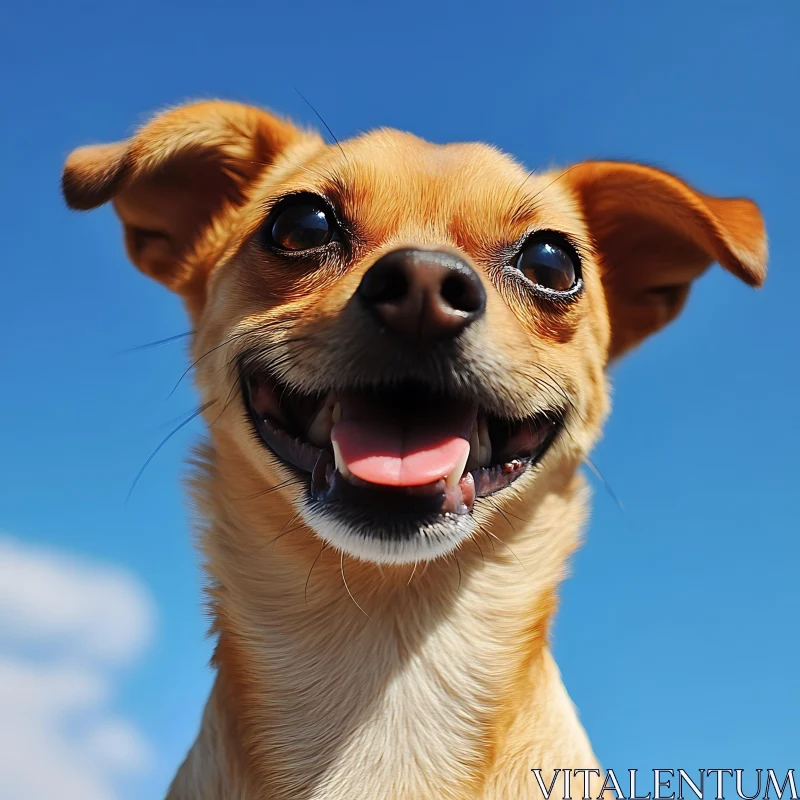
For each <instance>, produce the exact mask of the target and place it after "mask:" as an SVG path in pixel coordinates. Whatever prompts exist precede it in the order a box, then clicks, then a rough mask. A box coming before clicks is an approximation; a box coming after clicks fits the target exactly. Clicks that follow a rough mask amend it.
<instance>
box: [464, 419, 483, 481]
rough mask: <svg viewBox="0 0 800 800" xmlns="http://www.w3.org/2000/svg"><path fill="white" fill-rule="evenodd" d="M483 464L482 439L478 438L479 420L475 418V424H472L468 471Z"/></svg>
mask: <svg viewBox="0 0 800 800" xmlns="http://www.w3.org/2000/svg"><path fill="white" fill-rule="evenodd" d="M480 464H481V459H480V439H479V438H478V421H477V420H475V424H474V425H473V426H472V431H471V433H470V435H469V458H468V459H467V467H466V469H467V470H468V471H471V470H473V469H475V467H479V466H480Z"/></svg>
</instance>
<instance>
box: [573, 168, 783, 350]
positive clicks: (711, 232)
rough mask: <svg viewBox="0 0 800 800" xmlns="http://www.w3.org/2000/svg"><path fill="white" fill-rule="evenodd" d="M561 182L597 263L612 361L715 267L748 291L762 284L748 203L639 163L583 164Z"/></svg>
mask: <svg viewBox="0 0 800 800" xmlns="http://www.w3.org/2000/svg"><path fill="white" fill-rule="evenodd" d="M564 177H565V179H566V180H567V182H568V183H569V184H570V185H571V186H572V187H573V189H574V190H575V192H576V193H577V195H578V198H579V201H580V204H581V207H582V210H583V213H584V216H585V218H586V221H587V224H588V226H589V232H590V234H591V236H592V238H593V240H594V242H595V245H596V247H597V250H598V255H599V257H600V268H601V270H602V280H603V284H604V288H605V294H606V301H607V305H608V312H609V317H610V321H611V345H610V350H609V357H610V358H614V357H616V356H618V355H620V354H622V353H624V352H625V351H626V350H628V349H630V348H631V347H633V346H634V345H636V344H637V343H638V342H639V341H641V340H642V339H643V338H644V337H645V336H648V335H649V334H651V333H654V332H655V331H657V330H658V329H659V328H661V327H663V326H664V325H666V324H667V323H668V322H670V321H671V320H673V319H674V318H675V317H676V316H677V315H678V313H679V312H680V310H681V308H682V307H683V304H684V302H685V301H686V297H687V295H688V293H689V287H690V285H691V282H692V281H693V280H694V279H695V278H697V277H699V276H700V275H701V274H702V273H703V272H704V271H705V270H706V269H707V268H708V266H709V265H710V264H711V263H713V262H714V261H717V262H719V263H720V264H721V265H722V266H723V267H725V269H727V270H728V271H729V272H732V273H733V274H734V275H736V277H738V278H740V279H741V280H743V281H744V282H745V283H747V284H750V285H751V286H760V285H761V284H762V283H763V281H764V278H765V276H766V260H767V242H766V234H765V231H764V223H763V220H762V218H761V214H760V212H759V210H758V207H757V206H756V205H755V204H754V203H753V202H751V201H750V200H745V199H742V198H734V199H726V198H718V197H710V196H708V195H704V194H701V193H700V192H698V191H696V190H694V189H692V188H691V187H690V186H687V185H686V184H685V183H683V182H682V181H681V180H679V179H678V178H676V177H674V176H672V175H669V174H667V173H665V172H661V171H660V170H657V169H654V168H652V167H646V166H642V165H639V164H627V163H617V162H609V161H594V162H593V161H587V162H584V163H582V164H578V165H576V166H574V167H571V168H570V169H569V170H568V171H567V172H566V173H565V174H564Z"/></svg>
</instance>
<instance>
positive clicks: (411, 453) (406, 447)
mask: <svg viewBox="0 0 800 800" xmlns="http://www.w3.org/2000/svg"><path fill="white" fill-rule="evenodd" d="M242 387H243V394H244V397H245V402H246V405H247V407H248V410H249V412H250V416H251V418H252V420H253V423H254V425H255V428H256V431H257V432H258V434H259V436H260V438H261V439H262V440H263V441H264V443H265V444H266V445H267V446H268V447H269V449H270V450H271V451H272V452H273V453H274V454H275V455H276V456H278V457H279V458H280V459H281V460H282V461H284V462H286V463H287V464H289V465H291V466H292V467H295V468H296V469H299V470H301V471H303V472H305V473H311V475H312V482H311V490H312V495H313V496H314V497H316V498H317V499H320V500H323V499H328V498H330V497H332V496H334V495H335V496H336V497H337V499H340V500H341V499H342V498H344V499H346V500H347V501H353V500H354V499H358V498H361V499H362V500H363V499H365V495H366V494H369V493H371V494H373V495H375V493H377V495H378V496H380V497H381V498H383V502H384V505H385V504H386V503H388V502H389V498H390V497H391V495H392V494H393V493H394V494H395V495H399V496H400V497H401V498H402V500H401V502H405V503H407V504H408V505H409V506H413V505H415V504H419V503H420V502H422V498H426V499H425V501H424V502H425V503H427V504H430V498H436V497H438V498H439V500H438V501H437V502H438V504H439V511H440V513H456V514H464V513H468V512H469V511H471V509H472V505H473V502H474V500H475V497H481V496H486V495H488V494H493V493H494V492H496V491H499V490H500V489H502V488H504V487H505V486H507V485H509V484H510V483H511V482H513V481H514V480H515V479H516V478H517V477H519V475H521V474H522V472H523V471H524V470H525V468H526V467H527V466H528V465H529V464H530V463H531V462H534V461H536V460H538V459H539V458H540V457H541V456H542V455H543V454H544V452H545V451H546V450H547V449H548V447H549V445H550V443H551V442H552V441H553V439H554V438H555V436H556V434H557V433H558V431H559V429H560V427H561V424H562V420H563V414H562V413H561V411H560V410H557V411H555V412H550V413H546V412H543V413H541V414H537V415H534V416H533V417H529V418H526V419H522V420H509V419H502V418H498V417H494V416H492V414H491V413H490V412H488V411H486V410H482V409H479V408H478V407H477V404H476V403H475V402H474V401H470V400H468V399H465V398H458V397H456V396H453V397H443V396H441V395H434V394H432V393H431V392H430V391H428V390H427V389H426V388H425V387H424V386H418V385H404V384H400V385H399V386H394V387H391V388H390V387H383V388H375V389H372V390H363V391H356V390H347V391H344V392H338V393H335V394H334V393H329V394H328V395H323V394H317V395H308V394H302V393H298V392H296V391H293V390H291V389H289V387H287V386H285V385H282V384H281V383H280V382H279V381H277V380H275V379H274V378H272V377H269V376H264V375H251V376H249V377H246V376H245V374H243V377H242ZM342 481H344V483H342ZM345 484H346V485H345ZM345 489H346V491H345ZM373 499H375V498H373ZM373 504H375V503H373Z"/></svg>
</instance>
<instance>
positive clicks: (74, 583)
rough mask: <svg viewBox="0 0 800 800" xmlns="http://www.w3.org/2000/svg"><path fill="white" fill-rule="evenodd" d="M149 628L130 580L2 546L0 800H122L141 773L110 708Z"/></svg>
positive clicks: (143, 750) (144, 600)
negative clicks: (125, 786) (123, 783)
mask: <svg viewBox="0 0 800 800" xmlns="http://www.w3.org/2000/svg"><path fill="white" fill-rule="evenodd" d="M154 618H155V614H154V610H153V604H152V601H151V600H150V597H149V595H148V593H147V591H146V590H145V589H144V588H143V587H142V586H141V584H140V583H138V581H137V580H136V579H135V578H134V577H132V576H131V575H129V574H128V573H126V572H123V571H121V570H119V569H116V568H112V567H108V566H101V565H97V564H93V563H91V562H86V561H81V560H78V559H75V558H73V557H68V556H65V555H63V554H60V553H58V552H56V551H53V550H45V549H41V548H34V547H29V546H27V545H23V544H20V543H19V542H15V541H14V540H12V539H10V538H7V537H6V538H0V800H52V798H54V797H58V798H60V799H61V800H118V798H119V797H120V794H119V791H118V788H119V783H120V779H121V778H124V777H125V776H126V775H130V774H135V773H139V772H142V771H144V770H146V769H147V767H148V764H149V762H150V751H149V747H148V744H147V742H146V741H145V740H144V738H143V737H142V735H141V734H140V733H139V732H138V731H137V730H136V728H135V727H134V726H133V725H132V724H131V723H130V722H128V721H127V720H125V719H124V718H122V717H120V716H118V715H116V714H115V713H114V712H113V710H112V709H111V708H110V705H111V701H112V699H113V690H114V680H115V678H116V677H117V672H118V670H119V669H120V668H122V667H124V666H126V665H128V664H130V663H132V662H133V661H134V660H135V659H136V658H137V657H138V656H140V655H141V654H142V653H143V651H144V649H145V647H146V646H147V644H148V642H149V641H150V639H151V637H152V634H153V629H154Z"/></svg>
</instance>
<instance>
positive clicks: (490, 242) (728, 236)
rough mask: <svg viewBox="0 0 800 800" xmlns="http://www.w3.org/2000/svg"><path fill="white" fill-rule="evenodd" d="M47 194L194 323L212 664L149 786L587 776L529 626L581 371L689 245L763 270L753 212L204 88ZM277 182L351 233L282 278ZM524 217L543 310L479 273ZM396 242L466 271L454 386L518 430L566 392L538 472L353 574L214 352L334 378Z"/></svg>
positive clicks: (648, 327) (652, 307)
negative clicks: (257, 349)
mask: <svg viewBox="0 0 800 800" xmlns="http://www.w3.org/2000/svg"><path fill="white" fill-rule="evenodd" d="M64 189H65V195H66V197H67V200H68V202H69V203H70V204H71V205H72V206H73V207H77V208H82V209H87V208H91V207H94V206H96V205H99V204H101V203H103V202H106V201H108V200H110V199H113V200H114V202H115V205H116V208H117V211H118V213H119V214H120V216H121V218H122V221H123V224H124V227H125V236H126V242H127V246H128V250H129V253H130V255H131V258H132V260H133V261H134V262H135V263H136V264H137V265H138V266H139V267H140V268H141V269H142V270H143V271H144V272H146V273H147V274H149V275H151V276H152V277H154V278H156V279H158V280H160V281H162V282H163V283H164V284H166V285H167V286H168V287H170V288H172V289H173V290H175V291H178V292H179V293H180V294H181V295H182V296H183V297H184V299H185V301H186V305H187V308H188V310H189V313H190V315H191V316H192V319H193V323H194V329H195V335H194V340H193V357H194V359H195V366H196V380H197V385H198V388H199V391H200V394H201V397H202V400H203V402H204V403H205V404H206V406H205V411H204V414H205V417H206V419H207V422H208V425H209V439H208V441H207V443H206V444H204V445H203V447H202V448H201V449H200V450H199V451H198V453H197V456H196V459H195V470H194V472H193V476H192V479H191V492H192V495H193V497H194V499H195V502H196V506H197V517H198V527H199V531H200V537H199V541H200V546H201V548H202V552H203V554H204V558H205V568H206V570H207V573H208V578H209V588H208V593H209V598H210V603H211V608H212V611H213V616H214V632H215V634H216V636H217V641H218V643H217V648H216V652H215V657H214V663H215V666H216V668H217V671H218V673H217V679H216V684H215V687H214V690H213V692H212V695H211V697H210V699H209V701H208V705H207V708H206V712H205V715H204V718H203V724H202V727H201V731H200V734H199V736H198V739H197V741H196V743H195V745H194V747H193V748H192V750H191V751H190V753H189V755H188V757H187V759H186V761H185V763H184V764H183V766H182V767H181V769H180V770H179V772H178V774H177V776H176V778H175V781H174V783H173V785H172V788H171V790H170V792H169V798H171V800H189V798H191V799H192V800H219V799H220V798H226V800H254V799H255V798H275V799H276V800H284V799H286V800H288V799H289V798H292V799H293V800H296V799H297V798H308V799H309V800H311V798H313V799H314V800H352V798H356V797H358V798H362V797H364V798H391V799H392V800H411V799H412V798H431V799H432V800H433V799H434V798H435V799H436V800H462V799H465V798H520V797H536V796H538V795H539V792H538V789H537V786H536V783H535V781H534V779H533V776H532V775H531V772H530V770H531V768H536V767H538V768H541V769H542V770H543V771H544V772H545V775H546V774H547V771H548V770H553V769H556V768H574V769H583V768H591V767H595V766H596V760H595V757H594V755H593V753H592V750H591V747H590V745H589V742H588V739H587V738H586V735H585V733H584V731H583V729H582V728H581V725H580V723H579V721H578V717H577V714H576V712H575V709H574V708H573V706H572V704H571V702H570V700H569V697H568V695H567V693H566V690H565V689H564V687H563V685H562V683H561V679H560V677H559V674H558V669H557V668H556V666H555V664H554V662H553V659H552V656H551V654H550V650H549V647H548V625H549V622H550V620H551V618H552V615H553V613H554V610H555V606H556V592H557V587H558V584H559V583H560V581H561V580H562V578H563V577H564V573H565V569H566V565H567V562H568V559H569V555H570V553H571V552H572V551H573V550H574V549H575V547H576V546H577V545H578V543H579V535H580V531H581V529H582V525H583V520H584V517H585V513H586V500H587V490H586V488H585V486H584V485H583V481H582V479H581V478H580V477H579V475H578V473H577V469H578V467H579V466H580V464H581V463H582V462H583V461H584V459H585V458H586V454H587V453H588V452H589V450H590V449H591V447H592V446H593V444H594V443H595V442H596V440H597V438H598V436H599V434H600V430H601V426H602V422H603V420H604V418H605V416H606V413H607V410H608V387H607V380H606V375H605V368H606V365H607V363H608V360H609V358H611V357H613V356H616V355H618V354H620V353H622V352H624V351H625V350H627V349H629V348H630V347H632V346H634V345H635V344H636V343H637V342H638V341H639V340H640V339H641V338H643V337H644V336H646V335H648V334H650V333H652V332H653V331H655V330H656V329H657V328H659V327H661V326H662V325H664V324H666V323H667V322H668V321H670V320H671V319H672V318H673V317H674V316H676V314H677V313H678V311H679V310H680V308H681V306H682V304H683V302H684V300H685V298H686V294H687V292H688V288H689V285H690V283H691V281H692V280H693V279H694V278H696V277H697V276H698V275H699V274H700V273H701V272H702V271H703V270H704V269H705V268H706V267H707V266H708V265H709V264H710V263H711V262H712V261H713V260H717V261H719V262H720V263H721V264H722V265H723V266H724V267H726V268H727V269H728V270H729V271H731V272H732V273H734V274H735V275H737V276H738V277H740V278H742V279H744V280H745V281H747V282H748V283H751V284H760V283H761V282H762V280H763V278H764V270H765V260H766V243H765V238H764V230H763V224H762V222H761V218H760V215H759V213H758V210H757V208H756V207H755V206H754V205H753V204H752V203H751V202H750V201H747V200H722V199H719V198H712V197H709V196H707V195H702V194H700V193H699V192H696V191H694V190H693V189H691V188H690V187H688V186H687V185H686V184H684V183H683V182H681V181H679V180H678V179H677V178H674V177H673V176H670V175H667V174H665V173H663V172H660V171H658V170H654V169H652V168H649V167H642V166H639V165H630V164H617V163H612V162H589V163H586V164H581V165H577V166H575V167H572V168H570V169H568V170H564V171H555V172H551V173H545V174H541V175H528V177H526V172H525V170H524V169H522V168H521V167H520V166H519V165H518V164H516V163H515V162H514V161H512V160H511V159H510V158H508V157H507V156H505V155H502V154H501V153H499V152H497V151H496V150H494V149H492V148H490V147H487V146H485V145H476V144H458V145H447V146H437V145H431V144H428V143H426V142H424V141H422V140H420V139H417V138H416V137H413V136H411V135H410V134H405V133H399V132H397V131H389V130H381V131H376V132H374V133H370V134H367V135H364V136H361V137H359V138H357V139H354V140H350V141H347V142H344V143H343V144H342V146H341V148H339V147H337V146H327V145H325V144H324V143H323V142H322V140H321V139H320V138H319V137H318V136H316V135H315V134H312V133H308V132H304V131H301V130H299V129H297V128H295V127H293V126H291V125H290V124H289V123H287V122H285V121H281V120H278V119H277V118H275V117H273V116H271V115H269V114H267V113H266V112H263V111H260V110H258V109H253V108H249V107H243V106H237V105H235V104H228V103H202V104H197V105H194V106H188V107H185V108H180V109H176V110H172V111H169V112H167V113H166V114H163V115H161V116H160V117H157V118H156V119H155V121H153V122H151V123H150V124H149V125H147V126H145V127H144V128H143V129H142V130H141V131H140V132H139V133H138V134H137V135H136V136H135V137H134V138H133V139H132V140H131V141H130V142H127V143H123V144H120V145H112V146H104V147H97V148H83V149H81V150H80V151H77V152H76V153H75V154H73V156H71V157H70V159H69V160H68V162H67V166H66V168H65V176H64ZM298 190H303V191H313V192H316V193H323V194H325V195H326V196H329V197H331V198H333V200H334V201H335V203H336V204H337V206H338V207H339V208H340V209H341V212H342V214H344V215H345V216H346V217H347V218H348V220H350V221H351V222H352V224H353V228H354V245H353V247H352V252H350V253H349V254H348V255H347V257H346V258H345V257H341V258H333V257H332V258H330V259H327V260H325V261H324V262H323V263H314V264H310V263H307V262H303V261H296V262H294V263H292V264H291V265H289V264H287V263H279V262H277V261H276V260H275V259H274V258H271V257H270V256H268V255H266V254H265V252H264V251H263V250H262V249H260V248H259V247H258V246H257V245H256V244H255V242H254V240H253V235H254V233H255V231H256V230H257V229H258V227H259V225H260V224H261V222H262V221H263V219H264V217H265V213H266V211H267V210H268V208H269V207H270V205H271V203H273V202H274V200H275V199H276V198H278V197H280V196H282V195H283V194H285V193H287V192H289V191H298ZM535 229H550V230H557V231H560V232H563V233H564V234H566V235H568V236H570V237H571V238H572V240H573V241H574V242H575V243H576V244H577V246H579V247H580V249H581V251H582V256H583V265H584V267H583V269H584V281H585V284H586V288H585V292H584V294H583V296H582V297H581V298H580V300H579V301H577V302H575V303H573V304H570V305H569V306H567V307H563V308H560V309H554V308H552V307H549V306H547V304H543V303H535V302H532V301H531V300H530V298H528V297H526V296H523V295H522V294H521V293H520V292H519V291H515V290H514V289H513V288H510V287H509V286H508V285H507V284H506V283H505V282H504V281H503V280H502V278H501V276H500V274H499V273H498V270H497V266H496V263H497V251H498V248H499V247H500V246H502V245H508V244H509V243H513V242H514V241H516V240H518V239H519V238H520V237H522V236H523V235H525V234H526V233H527V232H529V231H530V230H535ZM402 245H423V246H435V247H437V248H440V249H448V250H452V251H453V252H456V253H459V254H461V255H462V257H466V258H467V259H469V260H470V261H471V262H472V264H473V265H474V266H475V268H476V269H477V270H478V272H479V273H480V275H481V277H482V279H483V282H484V284H485V285H486V291H487V295H488V300H487V313H486V319H485V321H483V322H482V327H481V329H480V333H479V334H478V333H475V334H472V333H470V334H469V335H468V337H467V344H468V348H469V353H470V358H469V359H468V360H467V361H466V362H465V363H462V364H458V365H454V374H455V377H454V378H453V380H463V381H471V382H472V383H473V384H475V385H479V384H482V382H486V381H488V382H491V383H492V385H493V386H494V387H495V391H494V395H495V396H494V397H493V402H495V403H496V404H498V406H499V407H500V408H502V409H503V410H504V412H505V413H508V414H515V415H517V416H520V417H521V416H526V415H530V414H533V413H535V412H537V411H540V410H542V409H545V408H549V407H552V406H553V404H554V403H556V402H558V403H562V404H563V403H565V402H566V405H567V429H566V432H565V434H566V435H562V436H561V437H560V438H559V440H558V441H557V442H556V444H555V445H554V447H553V448H552V449H551V450H550V451H549V452H548V454H547V455H546V457H545V459H544V461H543V463H542V465H541V466H540V467H538V468H536V469H535V470H531V471H529V473H530V474H526V475H524V476H523V477H522V478H520V479H519V480H518V481H517V482H515V483H514V484H512V486H511V487H509V488H508V489H507V490H505V491H504V492H502V493H501V494H499V495H498V496H496V497H495V498H488V499H487V500H486V501H485V502H482V503H480V504H479V505H476V509H475V518H476V520H477V523H478V527H477V529H476V533H475V535H474V536H473V537H472V538H471V539H469V540H467V541H466V542H464V543H463V544H462V545H461V546H460V547H458V548H457V549H456V550H455V551H454V552H453V553H451V554H450V555H448V556H444V557H441V558H438V559H435V560H433V561H430V562H426V563H424V564H423V563H420V564H414V565H391V566H383V567H380V566H378V565H377V564H374V563H372V562H368V561H363V560H360V559H356V558H353V557H351V556H346V555H345V554H344V553H343V552H338V551H337V550H336V549H335V548H334V547H332V546H326V545H325V544H324V543H323V541H322V540H321V539H320V537H319V536H318V535H317V532H316V531H315V530H314V528H313V525H310V524H309V519H308V517H307V515H305V513H304V511H303V507H302V494H303V490H304V488H305V487H303V486H301V485H299V481H294V482H293V481H291V480H287V479H290V478H291V475H290V474H289V473H288V472H287V471H286V469H285V468H284V467H282V466H281V465H280V464H279V463H278V462H277V461H276V460H275V459H274V458H273V457H272V456H271V455H270V454H268V453H267V452H266V451H265V449H264V448H263V447H262V446H260V444H259V443H257V442H255V441H254V440H253V437H252V435H251V432H250V429H249V427H248V424H247V421H246V419H245V414H244V411H243V406H242V399H241V397H240V396H239V392H238V385H237V374H236V371H235V363H236V357H237V354H239V353H241V352H242V350H243V348H245V347H253V346H261V347H264V348H267V349H268V351H269V353H270V357H271V358H272V359H273V360H274V362H275V364H276V365H277V367H276V368H277V369H278V370H279V372H280V377H281V379H282V380H283V381H284V382H286V383H288V384H289V385H291V386H293V387H295V388H297V389H300V390H303V391H315V390H319V389H321V388H324V387H325V386H327V385H329V383H330V381H331V380H332V378H331V376H339V377H342V376H344V377H342V380H344V379H345V377H346V376H347V375H350V374H352V371H353V369H354V366H353V364H354V363H366V362H365V361H364V360H369V359H373V358H374V357H375V354H376V352H377V351H376V350H375V348H376V347H377V346H378V345H377V344H376V343H375V342H373V341H370V338H369V337H368V336H364V335H363V331H362V330H360V329H359V327H358V323H357V321H356V320H354V319H353V318H351V316H350V315H349V311H348V308H349V307H348V304H347V302H348V300H349V298H350V297H351V296H352V295H353V292H354V291H355V289H356V287H357V286H358V284H359V281H360V280H361V277H362V276H363V275H364V273H365V272H366V270H367V269H368V268H369V267H370V266H371V265H372V264H373V263H374V262H375V261H376V259H377V258H378V257H379V256H380V255H382V254H383V253H386V252H388V251H389V250H391V249H393V248H395V247H398V246H402ZM376 363H378V366H376V370H378V371H381V370H386V371H387V374H389V372H390V370H391V368H392V367H391V364H390V363H388V362H387V363H386V365H381V364H380V362H376ZM456 367H457V369H456ZM557 791H558V790H557ZM582 793H583V788H582V778H580V779H579V778H577V777H576V778H575V779H574V788H573V795H574V796H576V797H579V796H581V795H582Z"/></svg>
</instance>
